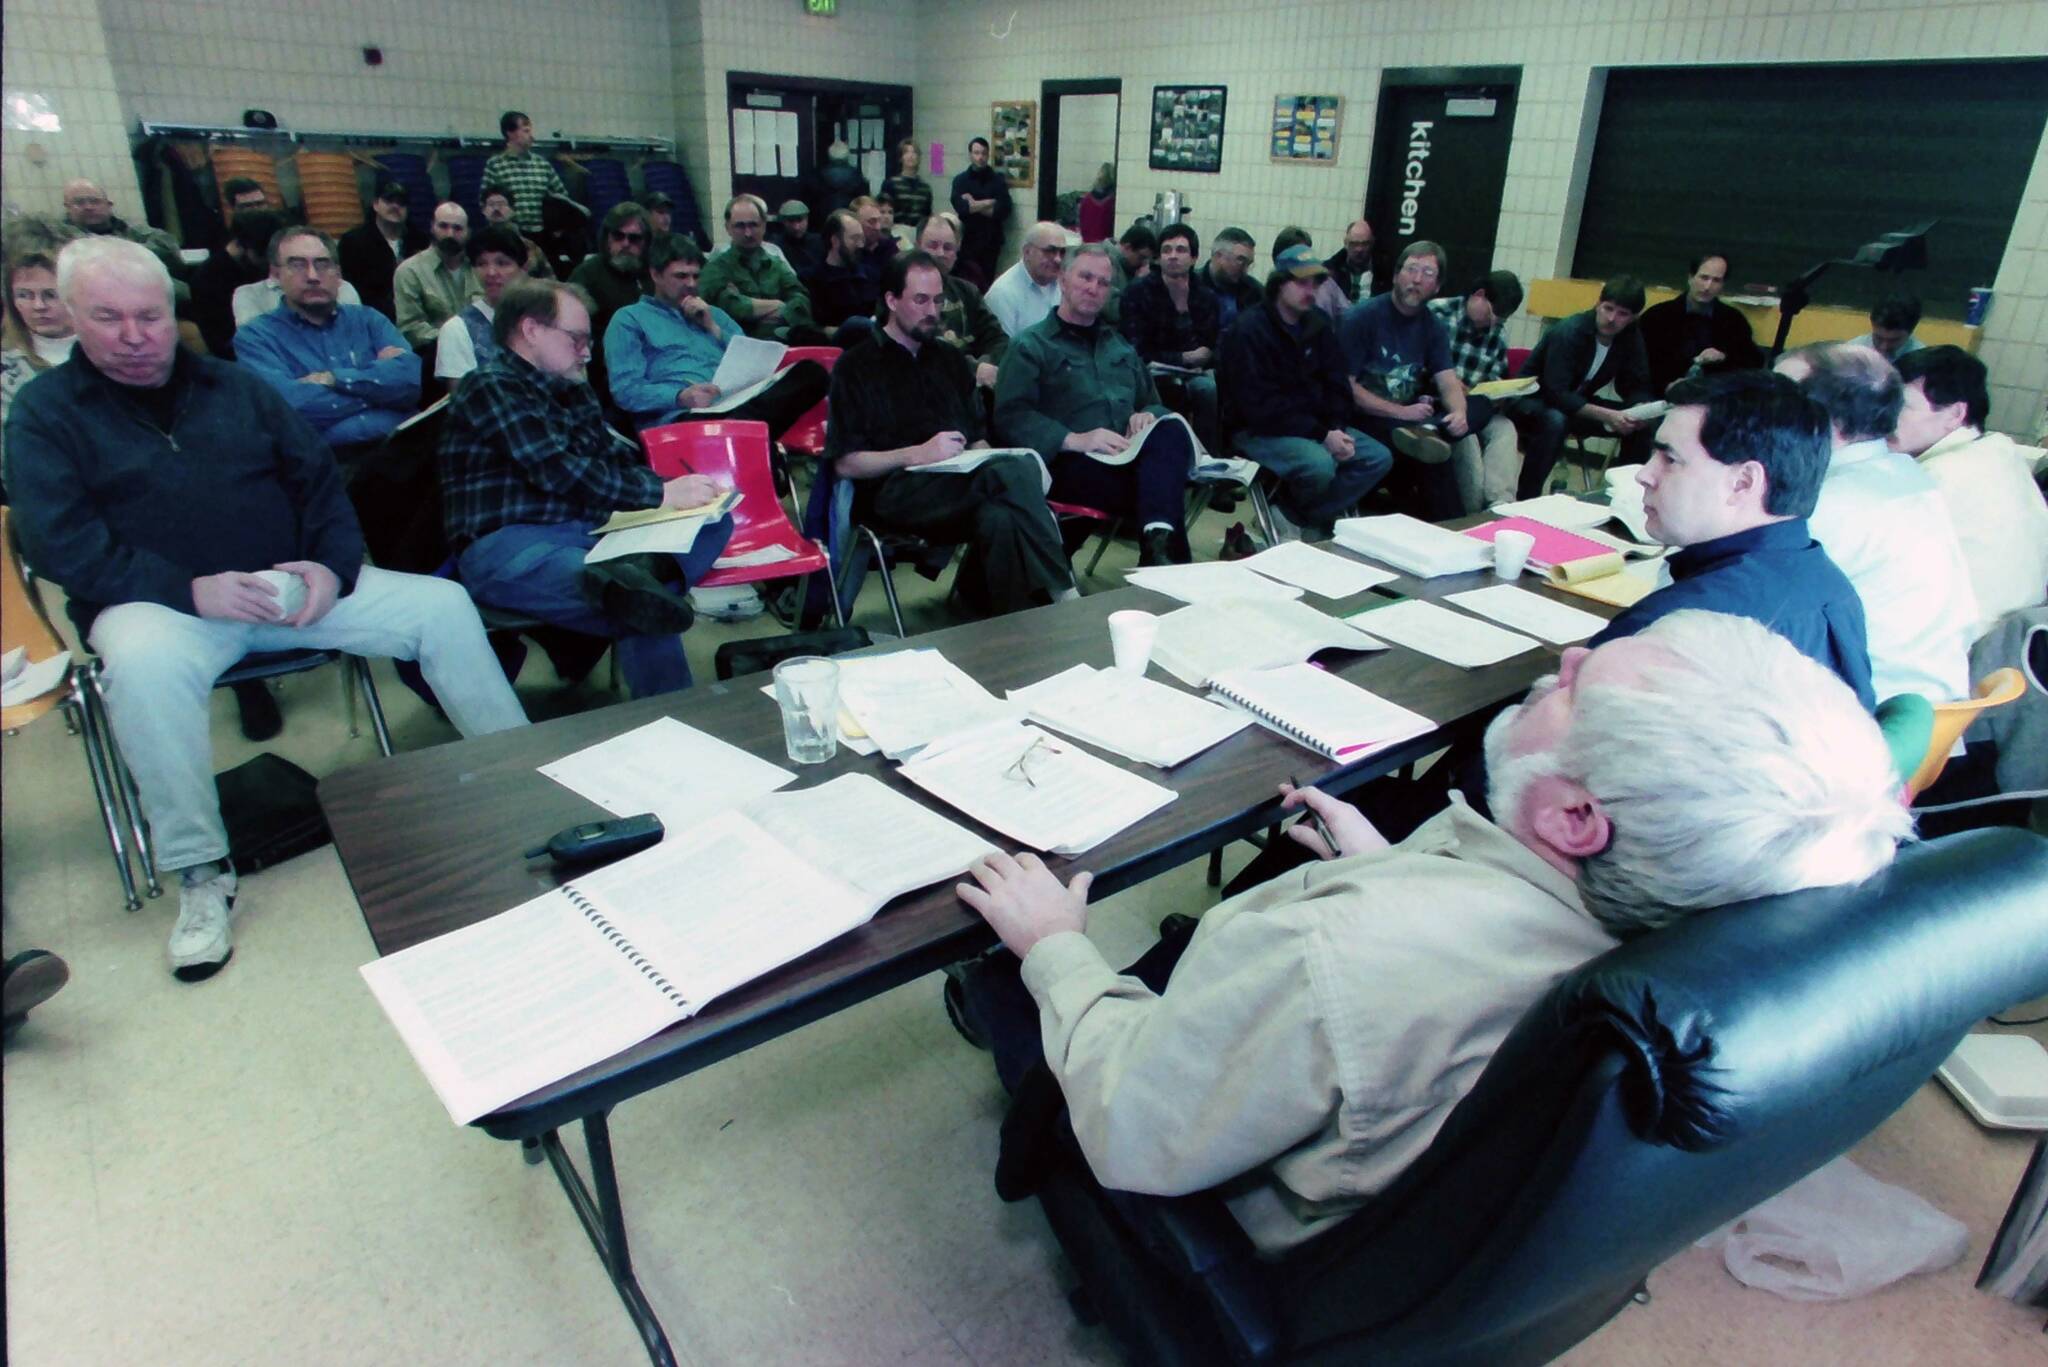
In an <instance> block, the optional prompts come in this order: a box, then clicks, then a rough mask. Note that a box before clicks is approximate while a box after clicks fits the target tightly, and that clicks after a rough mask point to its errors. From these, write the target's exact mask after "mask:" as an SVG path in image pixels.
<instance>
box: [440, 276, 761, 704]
mask: <svg viewBox="0 0 2048 1367" xmlns="http://www.w3.org/2000/svg"><path fill="white" fill-rule="evenodd" d="M590 307H591V306H590V297H589V296H588V295H587V294H585V293H584V292H583V291H582V290H581V289H580V288H578V287H577V286H575V285H569V284H564V283H562V282H560V281H555V280H525V281H518V282H516V283H514V284H511V285H508V286H506V287H505V292H504V293H503V294H501V295H500V296H499V297H498V304H497V308H496V309H495V311H494V312H493V314H492V318H491V326H492V330H493V332H494V333H495V335H496V337H497V340H498V353H497V355H495V356H493V357H491V359H489V360H487V361H485V362H484V363H483V364H482V365H480V366H478V367H477V368H476V369H475V370H472V371H471V372H470V373H469V374H467V375H465V376H463V377H462V381H461V383H460V384H458V385H457V386H456V388H455V393H454V394H453V395H452V396H451V397H450V399H449V404H448V426H447V429H446V431H445V432H444V433H443V435H442V438H441V516H442V522H443V527H444V530H445V531H446V532H447V536H448V545H449V548H450V549H451V550H453V551H454V552H455V553H456V567H457V572H458V574H459V576H460V578H461V580H462V583H463V586H464V587H465V588H467V589H468V590H469V592H470V596H471V597H472V598H474V599H475V600H476V601H477V602H478V603H480V604H484V605H486V606H489V607H494V608H499V609H501V610H503V611H506V612H512V613H517V614H520V615H522V616H529V617H535V618H538V619H540V620H541V621H544V622H548V623H550V624H552V625H555V626H559V627H565V628H567V629H568V630H570V631H575V632H581V633H583V634H585V635H589V636H600V637H605V638H608V639H610V640H613V641H615V642H616V649H617V651H618V660H619V673H620V674H621V675H622V676H624V679H625V683H626V686H627V688H629V689H630V690H631V691H632V693H633V696H634V697H636V698H637V697H646V696H648V695H649V694H653V693H664V692H669V691H672V690H674V689H678V688H687V687H689V685H690V666H689V661H688V660H687V659H686V658H685V656H684V654H683V643H682V637H681V635H680V632H681V630H682V628H683V627H684V626H686V625H688V615H689V614H688V611H687V607H686V601H687V600H686V599H684V598H683V595H684V594H685V593H687V591H688V587H689V585H690V584H693V583H695V582H696V581H697V580H698V579H700V578H702V577H703V576H704V574H705V573H706V572H708V571H709V570H710V568H711V566H712V562H713V561H715V560H716V559H717V557H718V554H719V552H720V551H722V550H723V549H724V548H725V543H726V541H727V540H728V539H729V538H730V537H731V535H732V518H731V516H730V515H727V516H724V517H720V518H719V519H718V520H716V521H714V522H710V523H707V524H706V525H705V526H704V527H703V528H702V530H701V531H699V533H698V535H697V539H696V542H695V544H693V545H692V546H691V548H690V549H689V550H688V551H686V552H683V553H681V554H679V555H673V556H671V555H667V554H648V555H630V556H623V557H620V558H618V559H615V560H610V561H605V562H601V563H600V564H598V565H590V566H586V565H585V564H584V559H583V557H584V555H585V553H586V552H588V551H589V550H590V548H591V546H592V545H593V544H594V536H595V532H596V528H597V527H598V526H599V524H601V523H603V522H604V521H605V520H606V519H608V518H609V517H610V516H611V515H612V514H613V513H614V512H618V511H623V510H628V509H640V508H696V507H701V506H703V505H704V504H706V503H709V502H711V501H712V500H713V499H715V498H716V497H717V496H718V495H719V494H720V493H721V492H722V490H721V489H720V488H719V487H718V486H717V485H716V484H715V483H714V482H713V481H712V480H711V479H710V478H709V477H708V476H705V475H696V474H686V475H683V476H681V477H679V478H676V479H670V480H664V479H663V478H662V477H661V476H660V475H658V474H656V473H655V472H654V471H653V470H652V469H650V468H649V467H648V464H647V462H646V460H645V459H644V458H643V457H642V456H641V454H640V451H639V448H638V447H636V446H634V445H633V444H632V443H631V442H630V441H628V440H626V439H625V438H622V437H619V436H618V435H617V434H615V433H613V432H612V430H611V429H610V428H608V427H606V426H605V421H604V412H603V410H602V409H601V408H600V407H599V405H598V401H597V395H596V394H595V393H594V392H593V391H592V390H591V388H590V386H589V384H588V383H586V382H585V380H584V367H585V366H586V364H587V363H588V361H589V359H590V341H591V337H590V333H591V322H590Z"/></svg>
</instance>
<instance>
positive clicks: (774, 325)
mask: <svg viewBox="0 0 2048 1367" xmlns="http://www.w3.org/2000/svg"><path fill="white" fill-rule="evenodd" d="M767 231H768V219H767V216H766V215H765V214H764V213H763V212H762V210H761V204H760V201H758V200H756V199H755V198H754V197H753V196H752V195H734V196H733V197H732V198H731V199H729V200H727V201H726V205H725V233H726V236H727V237H729V238H731V239H732V245H731V246H730V247H728V248H726V249H725V250H724V251H722V252H715V253H713V254H712V257H711V259H710V260H709V261H707V262H705V263H704V279H703V281H702V283H701V284H700V285H699V286H698V289H699V292H700V293H702V295H703V296H704V298H705V299H707V300H709V301H710V302H711V303H712V304H714V305H716V306H717V307H719V308H722V309H724V310H725V311H726V312H727V313H729V314H731V315H732V317H733V319H734V320H735V321H737V322H738V323H739V325H740V326H741V327H743V328H745V329H746V331H747V335H748V336H749V337H763V338H768V339H770V340H775V341H791V340H800V339H801V337H802V336H803V334H806V333H810V332H812V331H814V330H815V329H813V327H812V325H811V296H810V295H809V293H807V292H806V291H805V289H804V287H803V283H802V282H801V281H799V280H798V279H797V278H796V272H795V271H793V270H791V269H790V268H789V263H787V262H785V261H783V260H781V259H779V258H778V257H776V255H775V254H774V253H773V252H770V251H768V250H767V249H766V248H764V247H763V246H762V245H761V240H762V238H763V236H764V235H765V234H766V233H767ZM792 334H794V336H793V335H792Z"/></svg>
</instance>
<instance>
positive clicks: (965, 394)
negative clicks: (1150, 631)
mask: <svg viewBox="0 0 2048 1367" xmlns="http://www.w3.org/2000/svg"><path fill="white" fill-rule="evenodd" d="M944 297H945V282H944V280H943V278H942V277H941V275H940V273H939V266H938V263H937V262H936V261H934V260H932V258H931V256H930V255H929V254H928V253H925V252H922V251H913V252H903V253H900V254H898V255H897V256H895V257H894V258H892V259H891V260H890V262H889V264H888V266H887V267H886V268H885V269H884V272H883V276H882V310H883V317H884V322H883V325H882V326H881V327H880V328H877V329H876V330H875V333H874V335H873V338H872V340H870V341H867V342H863V343H862V344H860V345H859V346H856V347H855V348H854V349H853V350H851V351H849V352H847V353H846V354H845V355H844V356H842V357H840V359H839V364H838V365H837V366H835V367H834V368H833V371H832V421H831V423H830V425H829V426H828V427H827V428H826V434H825V458H826V459H827V460H830V461H832V462H833V471H834V473H835V474H837V475H838V477H839V478H841V479H850V480H854V481H857V482H856V483H855V484H854V494H853V512H854V517H855V519H856V520H858V521H861V522H865V523H868V524H870V525H873V526H875V527H878V528H881V529H883V530H890V531H902V532H908V533H911V534H914V535H917V536H928V537H933V538H935V539H939V540H944V541H964V542H966V543H967V559H966V561H965V562H963V563H962V565H961V566H960V579H959V588H960V592H961V595H962V596H963V597H964V598H966V599H967V601H968V602H969V603H970V604H972V605H973V606H975V607H976V608H978V609H980V610H981V611H985V612H990V613H1003V612H1014V611H1016V610H1017V609H1019V608H1026V607H1031V606H1033V605H1034V604H1037V603H1043V602H1047V601H1049V600H1053V601H1056V600H1060V599H1066V598H1072V597H1075V596H1076V593H1075V589H1074V574H1073V570H1072V568H1071V567H1070V566H1069V565H1068V564H1067V556H1066V552H1065V551H1064V550H1063V549H1062V548H1061V546H1060V533H1059V527H1058V525H1057V524H1056V523H1055V522H1054V521H1053V516H1052V510H1051V509H1049V508H1047V507H1046V506H1045V491H1044V485H1043V483H1042V482H1041V471H1040V467H1039V463H1038V462H1037V461H1035V460H1033V459H1031V458H1030V457H1029V456H1028V455H1027V456H1022V457H1019V456H1014V455H1005V456H998V457H996V458H995V459H992V460H988V461H984V462H983V463H982V464H980V465H977V466H976V467H975V468H973V469H972V470H967V471H962V472H959V473H938V472H926V471H921V470H919V469H918V467H919V466H923V465H933V464H936V463H937V462H939V461H943V460H949V459H952V458H954V457H957V456H959V455H960V454H961V453H962V452H963V451H966V450H967V449H969V448H970V447H985V446H987V445H988V443H987V442H986V441H984V440H982V434H981V403H980V400H979V399H977V398H976V397H975V389H974V367H973V365H972V363H970V362H969V361H968V359H967V357H966V356H965V355H963V354H962V353H961V352H960V351H958V350H956V349H955V348H953V347H949V346H946V345H945V344H943V343H941V342H939V341H938V336H939V305H940V303H941V301H942V300H943V299H944ZM1013 354H1014V353H1013Z"/></svg>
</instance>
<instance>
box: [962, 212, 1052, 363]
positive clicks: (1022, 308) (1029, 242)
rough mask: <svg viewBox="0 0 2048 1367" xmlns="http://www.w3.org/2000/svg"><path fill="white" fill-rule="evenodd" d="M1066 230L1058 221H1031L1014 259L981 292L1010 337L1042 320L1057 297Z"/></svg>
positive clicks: (1020, 335)
mask: <svg viewBox="0 0 2048 1367" xmlns="http://www.w3.org/2000/svg"><path fill="white" fill-rule="evenodd" d="M1066 251H1067V230H1066V229H1065V228H1062V227H1061V226H1060V225H1059V224H1057V223H1034V224H1032V225H1031V226H1030V227H1029V228H1026V229H1025V230H1024V241H1023V243H1022V244H1021V245H1019V247H1018V248H1017V260H1016V262H1015V263H1014V264H1012V265H1011V267H1010V269H1008V270H1006V271H1004V272H1003V273H1002V274H1001V275H999V276H997V277H996V279H995V283H993V284H991V285H990V286H989V287H988V293H987V294H985V295H983V296H982V297H983V299H985V300H986V301H987V303H988V309H989V312H990V313H993V314H994V315H995V316H996V321H997V322H999V323H1001V324H1002V325H1003V331H1004V332H1007V333H1008V334H1010V337H1011V338H1012V339H1013V340H1014V339H1015V338H1018V337H1022V336H1023V335H1024V330H1025V329H1026V328H1028V327H1030V326H1031V325H1032V324H1034V323H1037V322H1039V321H1041V320H1043V319H1044V318H1045V317H1046V315H1048V314H1050V313H1051V312H1052V310H1053V305H1055V304H1057V303H1059V301H1060V266H1061V265H1062V263H1063V262H1064V260H1065V258H1066Z"/></svg>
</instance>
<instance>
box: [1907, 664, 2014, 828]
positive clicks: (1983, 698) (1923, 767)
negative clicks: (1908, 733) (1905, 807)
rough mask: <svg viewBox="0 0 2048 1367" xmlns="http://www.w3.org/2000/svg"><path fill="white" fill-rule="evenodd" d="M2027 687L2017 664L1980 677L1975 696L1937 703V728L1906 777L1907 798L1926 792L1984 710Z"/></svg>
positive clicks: (2001, 704) (1999, 704)
mask: <svg viewBox="0 0 2048 1367" xmlns="http://www.w3.org/2000/svg"><path fill="white" fill-rule="evenodd" d="M2026 691H2027V676H2026V675H2024V674H2022V673H2020V671H2019V670H2017V669H2013V668H2010V667H2008V668H2005V669H1997V670H1993V671H1992V672H1991V673H1989V674H1987V675H1985V676H1984V677H1983V678H1982V679H1980V680H1978V681H1977V689H1976V693H1975V696H1973V697H1970V698H1967V699H1964V700H1962V701H1960V702H1938V703H1936V704H1934V730H1933V732H1932V734H1931V735H1929V737H1928V739H1927V753H1926V755H1925V756H1924V757H1922V759H1921V761H1920V767H1919V768H1918V769H1915V770H1914V771H1913V776H1912V777H1911V778H1909V779H1907V780H1906V794H1907V801H1909V802H1910V801H1911V800H1912V799H1913V798H1914V797H1917V796H1918V795H1919V794H1921V793H1924V792H1926V791H1927V790H1928V789H1929V788H1930V787H1932V786H1933V784H1934V780H1936V779H1938V778H1940V777H1941V771H1942V769H1943V768H1944V767H1945V766H1946V765H1947V764H1948V756H1949V751H1951V750H1953V749H1954V748H1955V744H1956V742H1957V741H1958V740H1960V739H1961V738H1962V734H1963V732H1965V731H1967V730H1969V728H1970V723H1971V722H1973V721H1975V720H1977V717H1978V715H1979V714H1980V713H1983V712H1986V711H1988V710H1990V709H1991V708H1994V707H2003V706H2005V704H2007V703H2009V702H2012V701H2014V700H2016V699H2017V698H2019V697H2020V695H2021V694H2023V693H2025V692H2026Z"/></svg>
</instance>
